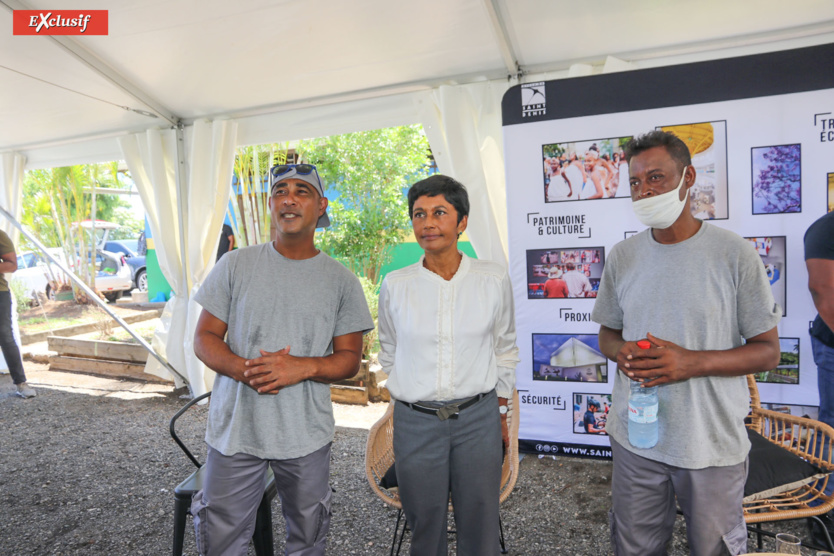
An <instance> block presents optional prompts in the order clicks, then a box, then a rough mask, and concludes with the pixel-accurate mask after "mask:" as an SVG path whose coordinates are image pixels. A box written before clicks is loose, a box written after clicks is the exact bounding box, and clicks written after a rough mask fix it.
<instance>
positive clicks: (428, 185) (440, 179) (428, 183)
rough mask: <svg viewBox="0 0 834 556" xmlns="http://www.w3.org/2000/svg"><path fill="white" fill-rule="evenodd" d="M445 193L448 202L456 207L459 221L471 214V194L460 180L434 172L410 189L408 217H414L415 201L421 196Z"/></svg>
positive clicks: (434, 195)
mask: <svg viewBox="0 0 834 556" xmlns="http://www.w3.org/2000/svg"><path fill="white" fill-rule="evenodd" d="M438 195H443V197H444V198H445V199H446V202H447V203H449V204H451V205H452V206H453V207H455V210H456V211H457V213H458V223H460V221H461V220H463V217H464V216H469V195H468V194H467V193H466V188H465V187H464V186H463V184H462V183H460V182H459V181H457V180H455V179H452V178H450V177H449V176H444V175H443V174H434V175H433V176H429V177H427V178H426V179H424V180H420V181H418V182H417V183H415V184H414V185H412V186H411V187H410V188H409V190H408V217H409V218H414V202H415V201H416V200H417V199H419V198H420V197H423V196H425V197H436V196H438Z"/></svg>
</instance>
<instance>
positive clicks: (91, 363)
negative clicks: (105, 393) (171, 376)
mask: <svg viewBox="0 0 834 556" xmlns="http://www.w3.org/2000/svg"><path fill="white" fill-rule="evenodd" d="M47 345H48V347H49V350H50V351H54V352H57V353H58V355H53V356H50V357H49V370H50V371H53V370H54V371H69V372H75V373H85V374H91V375H96V376H103V377H106V378H117V379H128V380H142V381H146V382H160V383H166V384H170V381H169V380H165V379H162V378H159V377H158V376H154V375H151V374H147V373H145V363H146V362H147V360H148V352H147V350H145V348H144V347H142V346H140V345H138V344H128V343H125V342H109V341H105V340H75V339H73V338H62V337H60V336H50V337H49V338H48V339H47Z"/></svg>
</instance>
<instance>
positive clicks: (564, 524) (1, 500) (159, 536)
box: [0, 362, 810, 556]
mask: <svg viewBox="0 0 834 556" xmlns="http://www.w3.org/2000/svg"><path fill="white" fill-rule="evenodd" d="M26 372H27V375H28V377H29V381H30V383H31V384H33V385H34V386H35V387H36V388H37V390H38V396H37V397H36V398H34V399H31V400H23V399H21V398H19V397H17V396H15V395H13V393H12V392H13V385H12V384H11V380H10V378H9V376H8V375H0V423H2V425H3V428H4V429H5V431H4V433H3V434H0V515H2V521H3V526H2V527H0V555H15V556H18V555H27V554H36V555H56V554H108V555H128V554H130V555H163V554H170V551H171V535H172V523H173V521H172V519H173V518H172V515H173V488H174V486H175V485H176V484H178V483H179V482H180V481H181V480H182V479H184V478H185V477H186V476H187V475H188V474H189V473H191V472H192V470H193V466H192V465H191V463H190V462H189V461H188V460H187V459H186V458H185V456H184V455H183V454H182V452H181V451H180V450H179V448H177V446H176V445H175V444H174V443H173V441H171V439H170V437H169V435H168V420H169V418H170V417H171V415H173V414H174V413H175V412H176V411H177V409H179V408H180V407H181V406H182V405H183V404H184V403H185V400H184V399H182V398H181V395H182V394H183V393H184V391H183V390H180V391H173V389H172V388H170V387H166V386H159V385H151V384H145V383H141V382H127V381H114V380H107V379H101V378H94V377H88V376H84V375H78V374H69V373H55V372H50V371H47V370H46V367H45V366H44V365H39V364H35V363H31V362H26ZM384 409H385V406H384V405H383V404H372V405H370V406H367V407H357V406H341V405H339V406H337V431H336V440H335V444H334V448H333V461H332V478H331V479H332V484H333V487H334V488H335V490H336V492H335V495H334V505H333V521H332V525H331V529H330V538H329V544H328V552H327V553H328V554H330V555H339V556H341V555H348V554H357V555H384V554H388V548H389V546H390V542H391V536H392V533H393V525H394V520H395V517H396V512H395V511H394V510H391V509H389V508H387V507H386V506H385V505H384V504H383V503H382V502H381V501H380V500H379V499H377V498H376V497H375V496H374V495H373V493H372V491H371V490H370V487H369V486H368V484H367V480H366V479H365V475H364V450H365V441H366V438H367V429H368V428H369V427H370V425H371V424H372V423H373V422H374V421H375V420H376V419H377V418H378V417H379V416H380V415H381V414H382V412H383V411H384ZM205 417H206V407H200V406H198V407H195V408H194V410H193V411H191V412H189V414H187V415H186V416H185V417H183V418H182V419H181V420H180V423H179V427H178V430H179V431H180V433H181V437H182V438H183V439H184V440H185V441H186V443H187V444H189V443H190V444H189V445H191V446H194V447H196V448H197V450H196V451H197V452H198V454H199V455H198V457H199V458H202V457H203V455H204V453H205V450H204V449H203V448H202V446H203V442H202V437H203V431H204V427H205ZM610 487H611V464H610V462H599V461H588V460H579V459H572V458H553V457H550V456H548V457H547V458H537V457H535V456H527V457H525V458H524V459H523V461H522V462H521V468H520V475H519V480H518V483H517V486H516V488H515V490H514V491H513V494H512V495H511V496H510V498H509V499H508V500H507V502H506V503H505V504H504V505H503V506H502V510H501V512H502V519H503V522H504V532H505V535H506V539H507V545H508V548H509V553H510V554H512V555H521V554H525V555H550V554H566V555H605V554H610V550H609V543H608V537H607V511H608V508H609V505H610ZM277 506H278V502H277V501H276V502H275V507H274V508H273V509H274V519H273V521H274V523H273V524H274V537H275V549H276V553H278V554H282V553H283V534H284V533H283V531H284V525H283V522H282V518H281V515H280V511H279V508H278V507H277ZM189 523H190V522H189ZM189 527H190V524H189ZM797 527H798V528H797V529H796V531H798V532H799V534H800V535H801V534H803V533H804V529H802V528H801V527H799V526H797ZM780 530H786V531H790V530H791V528H790V527H784V528H781V529H780ZM450 546H451V549H450V553H451V554H454V541H453V537H452V540H451V541H450ZM765 547H766V548H772V545H768V544H766V545H765ZM751 549H752V543H751ZM404 553H405V552H404ZM669 553H670V554H671V555H672V556H678V555H685V554H687V553H688V551H687V545H686V540H685V533H684V530H683V526H682V521H681V520H680V519H679V520H678V524H677V526H676V529H675V535H674V539H673V542H672V546H671V547H670V549H669ZM185 554H190V555H194V554H195V548H194V535H193V532H192V530H191V529H190V528H189V530H188V531H187V532H186V538H185ZM250 554H254V550H252V549H250ZM808 554H810V552H809V553H808Z"/></svg>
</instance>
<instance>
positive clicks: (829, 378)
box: [805, 212, 834, 546]
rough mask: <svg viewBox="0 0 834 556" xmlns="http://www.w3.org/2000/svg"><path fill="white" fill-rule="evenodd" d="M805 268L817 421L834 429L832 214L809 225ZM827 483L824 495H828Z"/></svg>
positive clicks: (814, 533) (821, 539)
mask: <svg viewBox="0 0 834 556" xmlns="http://www.w3.org/2000/svg"><path fill="white" fill-rule="evenodd" d="M805 266H806V267H807V269H808V289H809V290H810V291H811V297H812V298H813V299H814V307H816V308H817V312H818V313H819V314H818V315H817V318H815V319H814V322H813V323H812V324H811V329H810V330H809V331H808V332H809V333H810V334H811V347H812V348H813V350H814V363H816V364H817V384H818V388H819V394H820V414H819V420H820V421H822V422H823V423H825V424H827V425H831V426H832V427H834V333H832V332H831V331H832V330H834V212H829V213H828V214H826V215H825V216H823V217H821V218H820V219H818V220H817V221H816V222H814V223H813V224H811V226H810V227H809V228H808V231H807V232H805ZM832 490H834V489H833V488H832V481H831V479H829V480H828V486H826V488H825V492H826V494H829V495H830V494H831V492H832ZM820 518H821V519H822V522H823V523H824V524H825V526H826V528H827V529H828V532H829V534H830V535H831V537H832V538H834V516H833V515H832V512H829V513H827V514H825V515H823V516H821V517H820ZM809 522H810V523H811V537H812V540H813V541H814V543H815V544H817V545H819V546H827V541H826V539H825V535H824V533H823V532H822V530H820V528H819V527H820V526H819V524H817V523H816V522H814V521H812V520H809Z"/></svg>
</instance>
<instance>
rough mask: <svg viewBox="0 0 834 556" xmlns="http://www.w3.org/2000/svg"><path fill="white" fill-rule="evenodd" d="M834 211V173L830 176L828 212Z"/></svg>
mask: <svg viewBox="0 0 834 556" xmlns="http://www.w3.org/2000/svg"><path fill="white" fill-rule="evenodd" d="M832 210H834V173H832V174H828V211H827V212H831V211H832Z"/></svg>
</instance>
